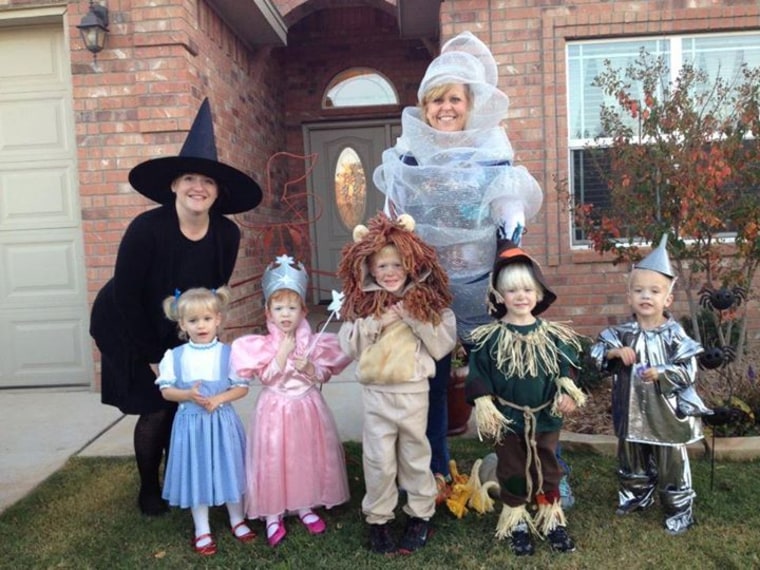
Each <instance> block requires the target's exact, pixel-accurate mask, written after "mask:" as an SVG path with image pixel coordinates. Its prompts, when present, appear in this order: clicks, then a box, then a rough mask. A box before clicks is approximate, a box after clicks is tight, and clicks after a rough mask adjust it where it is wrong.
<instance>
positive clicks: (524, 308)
mask: <svg viewBox="0 0 760 570" xmlns="http://www.w3.org/2000/svg"><path fill="white" fill-rule="evenodd" d="M496 287H497V289H498V291H499V294H500V295H501V296H502V297H503V298H504V306H505V307H506V308H507V314H506V315H504V317H502V319H501V320H502V321H504V322H505V323H511V324H515V325H529V324H532V323H533V322H535V320H536V317H535V316H533V309H535V308H536V305H537V304H538V303H539V302H540V301H541V300H542V299H543V298H544V290H543V288H542V287H541V285H540V284H539V283H538V281H537V280H536V278H535V277H534V276H533V272H532V271H531V269H530V267H528V266H527V265H523V264H519V263H516V264H510V265H507V266H505V267H504V268H503V269H502V270H501V271H500V272H499V277H498V279H497V283H496Z"/></svg>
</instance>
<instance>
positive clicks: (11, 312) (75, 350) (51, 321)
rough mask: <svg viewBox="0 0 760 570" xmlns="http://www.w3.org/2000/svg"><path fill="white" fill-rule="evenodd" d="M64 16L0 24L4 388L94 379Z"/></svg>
mask: <svg viewBox="0 0 760 570" xmlns="http://www.w3.org/2000/svg"><path fill="white" fill-rule="evenodd" d="M78 188H79V186H78V182H77V164H76V142H75V136H74V124H73V112H72V108H71V76H70V62H69V57H68V51H67V50H66V44H65V41H64V36H63V27H62V24H60V23H59V24H56V25H41V26H23V27H0V388H9V387H44V386H61V385H68V386H71V385H90V384H91V380H92V356H91V349H90V347H91V344H90V341H89V337H88V334H87V325H88V307H87V296H86V281H85V269H84V256H83V246H82V232H81V227H80V207H79V196H78Z"/></svg>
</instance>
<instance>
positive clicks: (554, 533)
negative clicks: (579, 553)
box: [546, 525, 575, 552]
mask: <svg viewBox="0 0 760 570" xmlns="http://www.w3.org/2000/svg"><path fill="white" fill-rule="evenodd" d="M546 538H547V539H549V545H550V546H551V547H552V550H554V552H575V543H574V542H573V539H572V538H570V536H569V535H568V534H567V529H566V528H565V527H564V526H562V525H557V526H556V527H554V530H550V531H549V533H548V534H547V535H546Z"/></svg>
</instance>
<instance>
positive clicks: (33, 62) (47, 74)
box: [0, 26, 68, 93]
mask: <svg viewBox="0 0 760 570" xmlns="http://www.w3.org/2000/svg"><path fill="white" fill-rule="evenodd" d="M63 45H64V44H63V32H62V31H61V29H60V27H59V26H33V27H23V28H7V29H5V30H3V31H2V33H0V83H3V84H4V85H3V88H2V91H3V92H6V93H7V92H10V91H28V90H29V89H30V88H34V89H35V90H40V89H45V88H46V85H51V84H52V85H58V86H59V87H60V84H61V83H65V82H66V81H68V74H67V73H65V72H66V69H65V67H64V62H65V61H66V60H65V58H64V54H63Z"/></svg>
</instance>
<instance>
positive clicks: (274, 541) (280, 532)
mask: <svg viewBox="0 0 760 570" xmlns="http://www.w3.org/2000/svg"><path fill="white" fill-rule="evenodd" d="M273 525H277V530H275V531H274V534H273V535H271V536H270V535H269V527H271V526H273ZM287 533H288V531H286V530H285V523H284V522H282V519H280V520H278V521H276V522H272V523H269V524H268V525H267V540H268V541H269V546H271V547H275V546H277V545H278V544H280V543H281V542H282V539H283V538H285V535H286V534H287Z"/></svg>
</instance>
